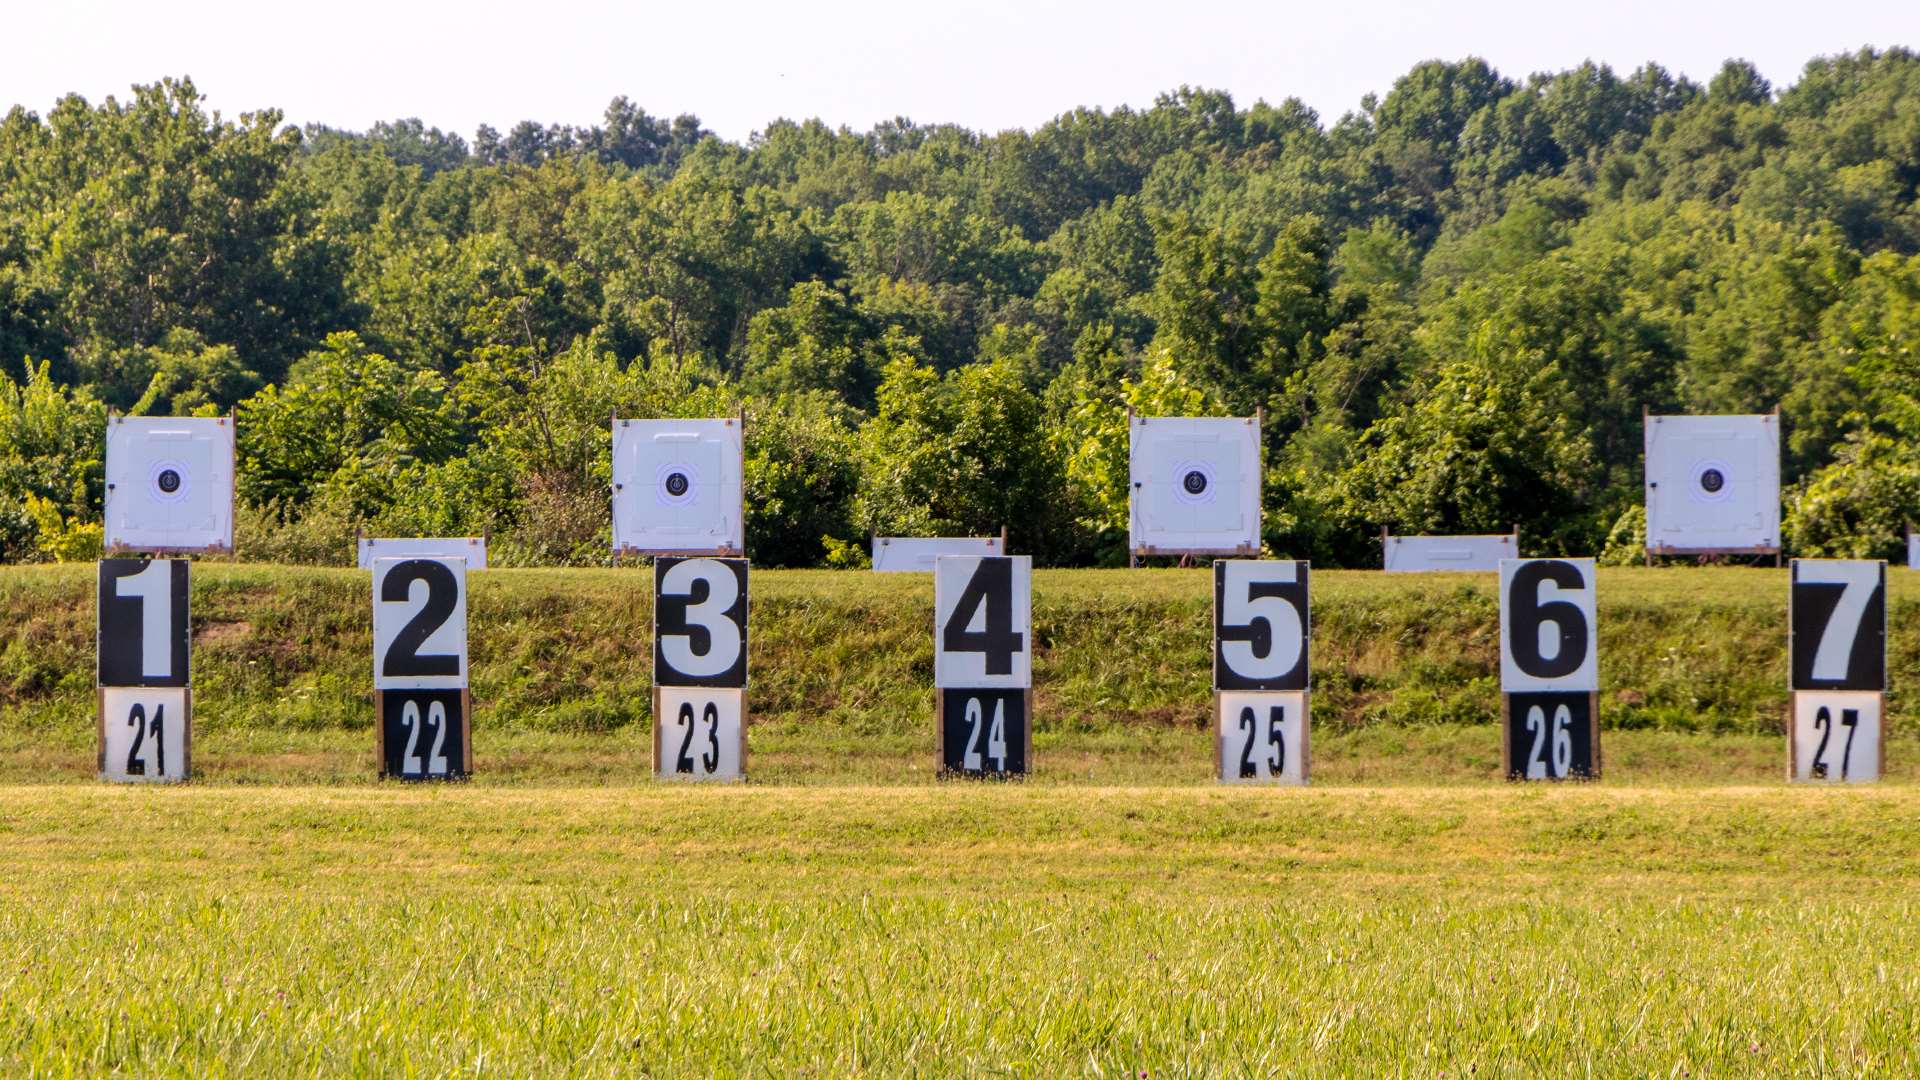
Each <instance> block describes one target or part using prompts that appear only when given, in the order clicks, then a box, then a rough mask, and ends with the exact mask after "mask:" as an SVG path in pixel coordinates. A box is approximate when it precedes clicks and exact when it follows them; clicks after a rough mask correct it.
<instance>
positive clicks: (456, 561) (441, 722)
mask: <svg viewBox="0 0 1920 1080" xmlns="http://www.w3.org/2000/svg"><path fill="white" fill-rule="evenodd" d="M373 698H374V711H375V713H376V714H377V716H378V718H379V723H378V725H377V726H376V728H375V731H376V732H377V739H378V747H379V754H380V775H381V777H382V778H392V779H395V780H409V781H417V780H465V779H467V778H468V777H469V776H471V775H472V774H473V738H472V735H473V731H472V721H473V702H472V699H471V698H470V697H469V696H468V693H467V561H466V560H465V559H464V558H459V557H436V556H418V557H412V558H395V559H382V558H376V559H374V560H373Z"/></svg>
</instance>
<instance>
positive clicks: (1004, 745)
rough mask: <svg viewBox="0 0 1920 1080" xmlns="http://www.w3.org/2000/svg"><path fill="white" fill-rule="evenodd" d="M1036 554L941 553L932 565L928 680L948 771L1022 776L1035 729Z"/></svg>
mask: <svg viewBox="0 0 1920 1080" xmlns="http://www.w3.org/2000/svg"><path fill="white" fill-rule="evenodd" d="M1032 611H1033V560H1032V559H1031V558H1029V557H1028V556H1025V555H942V556H940V557H939V558H937V559H935V560H934V565H933V683H934V686H935V687H936V688H937V691H938V704H939V724H938V727H939V731H940V765H941V768H942V769H943V770H944V771H945V772H946V773H948V774H949V775H956V774H957V775H963V776H1002V777H1007V776H1020V775H1023V774H1025V773H1026V772H1027V770H1028V768H1029V767H1030V762H1029V760H1028V749H1029V747H1030V746H1031V739H1032V734H1033V718H1032V715H1031V713H1032V710H1031V708H1030V706H1031V703H1032V687H1033V627H1032Z"/></svg>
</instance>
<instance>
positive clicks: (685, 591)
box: [653, 556, 747, 688]
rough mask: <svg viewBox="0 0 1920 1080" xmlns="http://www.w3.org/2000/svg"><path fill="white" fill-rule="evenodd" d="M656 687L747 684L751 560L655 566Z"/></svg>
mask: <svg viewBox="0 0 1920 1080" xmlns="http://www.w3.org/2000/svg"><path fill="white" fill-rule="evenodd" d="M653 682H654V685H656V686H709V687H722V686H724V687H734V688H740V687H744V686H746V685H747V560H745V559H677V558H668V557H664V556H663V557H660V558H657V559H655V560H654V561H653Z"/></svg>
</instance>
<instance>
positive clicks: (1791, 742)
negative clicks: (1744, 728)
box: [1787, 559, 1887, 783]
mask: <svg viewBox="0 0 1920 1080" xmlns="http://www.w3.org/2000/svg"><path fill="white" fill-rule="evenodd" d="M1787 625H1788V627H1789V638H1790V642H1789V644H1790V648H1789V649H1788V653H1789V662H1788V667H1789V668H1790V669H1791V682H1792V690H1793V718H1792V724H1791V725H1790V726H1789V727H1788V728H1787V757H1788V771H1787V776H1788V778H1789V779H1792V780H1815V781H1828V782H1835V783H1837V782H1841V781H1846V782H1852V783H1863V782H1867V781H1872V780H1878V779H1880V758H1881V753H1882V750H1883V748H1884V742H1883V738H1884V728H1883V727H1882V726H1881V717H1882V716H1883V714H1884V713H1885V708H1884V705H1885V695H1886V689H1887V564H1886V563H1885V562H1883V561H1881V560H1879V559H1795V560H1793V570H1792V587H1791V591H1790V592H1789V594H1788V617H1787Z"/></svg>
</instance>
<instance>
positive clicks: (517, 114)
mask: <svg viewBox="0 0 1920 1080" xmlns="http://www.w3.org/2000/svg"><path fill="white" fill-rule="evenodd" d="M189 7H190V8H193V9H195V10H193V11H192V12H189V11H188V10H186V8H189ZM0 8H4V9H5V10H4V11H0V35H3V38H0V57H4V61H0V108H5V107H7V106H10V105H14V104H20V105H25V106H27V107H28V108H31V109H34V110H35V111H38V112H41V113H44V112H45V111H46V109H47V108H48V107H49V106H50V105H51V104H52V103H53V102H54V101H55V100H56V99H57V98H59V97H60V96H62V95H63V94H66V93H69V92H77V93H80V94H81V95H83V96H85V97H86V98H87V99H88V100H90V101H98V100H99V99H101V98H103V97H105V96H107V95H108V94H117V95H121V96H125V94H126V90H127V87H128V86H129V85H130V84H132V83H136V82H142V83H144V82H153V81H156V80H158V79H159V78H160V77H162V76H165V75H181V74H186V75H191V76H192V77H193V79H194V81H195V83H196V84H197V85H198V86H199V88H200V90H201V92H202V93H204V94H206V95H207V96H208V98H209V99H210V100H211V102H212V104H213V106H214V107H215V108H218V109H220V110H221V111H223V112H224V113H226V114H228V115H232V114H235V113H239V112H243V111H248V110H252V109H257V108H262V107H269V106H271V107H278V108H280V109H282V110H283V111H284V112H285V113H286V114H287V118H288V120H289V121H291V122H294V123H301V124H304V123H309V122H320V123H326V124H331V125H333V126H336V127H347V128H354V129H364V128H365V127H367V126H368V125H370V124H372V123H373V122H374V121H377V120H392V119H397V118H400V117H407V116H418V117H420V118H421V119H422V120H425V121H426V122H427V123H428V124H430V125H434V126H437V127H440V128H443V129H447V130H451V131H454V132H457V133H458V134H460V135H462V136H466V137H469V138H471V136H472V134H473V130H474V128H475V127H476V126H477V125H479V124H481V123H491V124H492V125H494V126H495V127H496V128H499V129H501V130H502V131H505V130H506V129H507V128H509V127H511V126H512V125H513V124H514V123H515V122H517V121H520V120H524V119H532V120H538V121H540V122H542V123H554V122H559V123H571V124H579V125H586V124H592V123H596V122H598V120H599V118H600V115H601V113H602V111H603V110H604V109H605V107H606V104H607V102H608V101H609V100H610V99H612V98H613V97H614V96H615V95H618V94H625V95H626V96H627V97H629V98H631V99H632V100H633V101H634V103H635V104H637V105H639V106H640V107H641V108H644V109H646V110H647V111H648V112H651V113H653V114H655V115H667V116H672V115H674V114H677V113H681V112H692V113H695V114H697V115H698V116H699V117H700V118H701V120H702V121H703V122H704V123H705V125H706V126H707V127H709V128H711V129H712V130H714V131H715V132H718V133H719V134H721V135H723V136H725V137H727V138H730V139H743V138H745V137H746V136H747V135H748V134H749V133H751V132H753V131H755V130H758V129H760V128H763V127H764V126H765V125H766V123H767V121H769V120H771V119H775V118H778V117H783V116H785V117H793V118H803V117H811V116H817V117H820V118H821V119H824V120H826V121H827V122H829V123H831V124H834V125H839V124H847V125H850V126H852V127H854V128H856V129H865V128H867V127H869V126H871V125H872V124H873V123H875V122H876V121H879V120H884V119H887V118H890V117H893V116H896V115H899V116H908V117H911V118H912V119H914V120H916V121H921V122H954V123H960V124H964V125H966V126H968V127H972V128H978V129H985V130H989V131H998V130H1002V129H1005V128H1010V127H1026V128H1031V127H1033V126H1035V125H1038V124H1040V123H1043V122H1045V121H1046V120H1047V119H1049V118H1051V117H1053V116H1055V115H1057V114H1059V113H1061V112H1064V111H1066V110H1067V109H1069V108H1072V107H1074V106H1076V105H1089V106H1094V105H1097V106H1105V107H1109V108H1110V107H1113V106H1116V105H1123V104H1124V105H1133V106H1136V107H1137V106H1145V105H1150V104H1151V103H1152V101H1153V98H1154V95H1155V94H1157V93H1159V92H1161V91H1164V90H1169V89H1172V88H1174V87H1177V86H1179V85H1180V84H1182V83H1187V84H1191V85H1195V86H1206V87H1217V88H1222V89H1226V90H1228V91H1231V92H1232V94H1233V95H1234V99H1235V101H1236V102H1238V103H1239V104H1241V105H1242V106H1245V105H1249V104H1251V103H1252V102H1253V101H1254V100H1255V99H1258V98H1265V99H1267V100H1268V101H1273V102H1278V101H1280V100H1281V99H1283V98H1286V97H1298V98H1301V99H1302V100H1304V101H1306V102H1307V104H1309V105H1311V106H1312V107H1313V108H1315V109H1317V110H1318V111H1319V112H1320V115H1321V119H1322V121H1323V122H1325V123H1331V122H1333V121H1334V120H1336V119H1338V118H1339V116H1340V114H1341V113H1343V112H1346V111H1348V110H1350V109H1353V108H1355V107H1356V106H1357V105H1358V103H1359V101H1360V97H1361V95H1363V94H1365V93H1367V92H1369V91H1373V92H1377V93H1384V92H1385V91H1386V90H1387V89H1388V88H1389V87H1390V86H1391V85H1392V82H1393V80H1394V78H1395V77H1397V76H1399V75H1400V74H1402V73H1404V72H1405V71H1406V70H1407V69H1408V68H1409V67H1411V66H1412V65H1413V64H1415V63H1417V62H1418V61H1420V60H1424V59H1431V58H1436V57H1437V58H1443V59H1459V58H1460V57H1463V56H1468V55H1478V56H1482V57H1485V58H1486V59H1487V60H1488V61H1490V62H1491V63H1492V64H1493V65H1494V66H1495V67H1496V68H1498V69H1499V70H1500V71H1501V72H1503V73H1504V74H1506V75H1508V76H1509V77H1515V78H1518V77H1522V76H1524V75H1526V74H1528V73H1529V72H1534V71H1546V70H1558V69H1561V68H1566V67H1571V66H1573V65H1575V64H1578V63H1580V62H1581V61H1582V60H1585V59H1588V58H1591V59H1594V60H1599V61H1603V62H1606V63H1610V64H1612V65H1613V66H1614V68H1615V69H1616V70H1618V71H1619V72H1620V73H1621V74H1626V73H1627V72H1628V71H1630V70H1632V69H1633V68H1635V67H1637V66H1639V65H1640V64H1641V63H1643V62H1645V61H1647V60H1655V61H1658V62H1659V63H1661V64H1663V65H1665V66H1666V67H1667V68H1668V69H1669V70H1673V71H1678V72H1684V73H1685V74H1687V75H1690V76H1692V77H1694V78H1695V79H1697V80H1699V81H1701V82H1704V81H1706V80H1707V79H1708V78H1710V77H1711V76H1712V74H1713V73H1714V71H1716V70H1718V68H1719V66H1720V63H1721V61H1723V60H1725V59H1726V58H1728V57H1730V56H1739V57H1744V58H1746V59H1748V60H1751V61H1753V62H1754V63H1755V64H1756V65H1757V66H1758V67H1759V69H1760V70H1761V72H1762V73H1763V74H1765V75H1766V76H1767V77H1768V78H1769V79H1771V80H1772V81H1773V83H1774V85H1775V86H1776V87H1784V86H1786V85H1787V84H1790V83H1791V82H1793V81H1794V79H1795V78H1797V76H1798V73H1799V71H1800V69H1801V67H1802V66H1803V65H1804V64H1805V63H1806V61H1807V60H1808V59H1809V58H1810V57H1813V56H1816V55H1822V54H1831V53H1835V52H1843V51H1851V50H1853V49H1857V48H1859V47H1860V46H1862V45H1874V46H1878V47H1885V46H1889V45H1909V46H1920V4H1916V3H1915V0H1885V2H1868V0H1818V2H1811V0H1791V2H1778V0H1747V2H1728V0H1698V2H1696V0H1620V2H1613V3H1609V2H1608V0H1583V2H1580V3H1571V4H1561V3H1555V2H1553V0H1531V2H1523V0H1453V2H1450V3H1448V2H1442V0H1432V2H1428V3H1415V2H1409V0H1366V2H1364V3H1353V4H1342V3H1339V2H1337V0H1314V2H1308V3H1299V2H1294V0H1276V2H1271V3H1221V4H1214V5H1208V4H1199V3H1184V4H1183V3H1167V2H1164V0H1162V2H1142V0H1109V2H1105V3H1090V2H1077V3H1067V2H1061V0H1013V2H1009V0H986V2H980V3H960V2H950V3H945V4H932V3H925V2H916V0H847V2H840V3H834V2H831V0H815V2H813V3H806V2H798V0H784V2H778V0H776V2H763V0H734V2H716V0H708V2H706V3H701V2H698V0H663V2H653V0H644V2H643V0H636V2H629V3H615V2H611V0H535V2H528V0H506V2H501V0H466V2H463V3H439V4H428V3H413V2H410V0H382V2H370V0H335V2H332V3H326V2H324V0H318V2H316V0H308V2H305V3H302V2H300V0H291V2H289V0H202V2H199V3H196V4H191V5H176V4H165V3H155V2H153V0H4V3H0Z"/></svg>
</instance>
